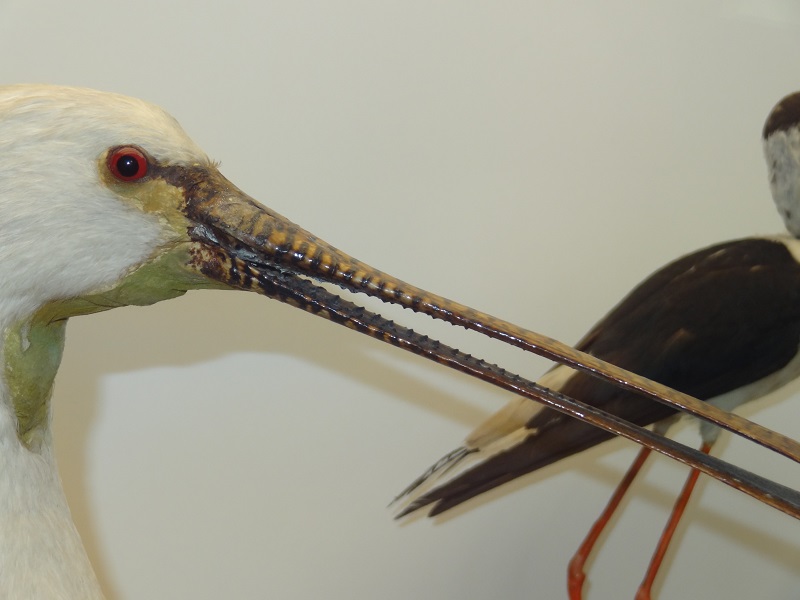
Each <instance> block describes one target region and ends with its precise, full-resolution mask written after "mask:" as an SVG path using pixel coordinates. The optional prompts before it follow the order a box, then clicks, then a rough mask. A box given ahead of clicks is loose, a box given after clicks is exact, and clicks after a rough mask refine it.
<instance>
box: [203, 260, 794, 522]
mask: <svg viewBox="0 0 800 600" xmlns="http://www.w3.org/2000/svg"><path fill="white" fill-rule="evenodd" d="M216 252H217V256H216V257H215V261H213V262H214V263H215V264H216V265H217V266H218V267H219V271H218V272H216V273H215V274H214V275H215V277H216V278H219V279H223V280H224V281H225V282H226V283H228V284H229V285H231V286H232V287H236V288H239V289H243V290H253V291H257V292H258V293H261V294H263V295H265V296H267V297H270V298H275V299H277V300H280V301H281V302H285V303H287V304H290V305H292V306H295V307H297V308H301V309H303V310H306V311H307V312H310V313H312V314H315V315H317V316H321V317H323V318H325V319H327V320H330V321H333V322H335V323H339V324H341V325H344V326H346V327H348V328H350V329H354V330H356V331H359V332H360V333H364V334H366V335H368V336H370V337H373V338H376V339H379V340H381V341H384V342H386V343H389V344H392V345H394V346H397V347H399V348H402V349H403V350H407V351H409V352H413V353H414V354H418V355H420V356H424V357H425V358H428V359H430V360H433V361H435V362H437V363H439V364H443V365H445V366H448V367H450V368H453V369H456V370H458V371H461V372H463V373H467V374H469V375H471V376H473V377H477V378H479V379H482V380H484V381H487V382H489V383H491V384H492V385H496V386H498V387H500V388H502V389H505V390H508V391H510V392H513V393H515V394H519V395H521V396H524V397H526V398H529V399H531V400H535V401H537V402H541V403H543V404H546V405H547V406H550V407H552V408H553V409H555V410H559V411H561V412H564V413H566V414H569V415H571V416H573V417H576V418H579V419H581V420H584V421H587V422H589V423H591V424H593V425H595V426H597V427H600V428H602V429H604V430H606V431H609V432H610V433H612V434H614V435H619V436H622V437H626V438H628V439H630V440H632V441H634V442H636V443H638V444H641V445H643V446H647V447H649V448H652V449H654V450H656V451H657V452H661V453H662V454H666V455H667V456H670V457H672V458H674V459H676V460H679V461H681V462H683V463H685V464H687V465H689V466H691V467H693V468H695V469H697V470H699V471H702V472H703V473H707V474H708V475H710V476H711V477H714V478H715V479H718V480H719V481H722V482H724V483H727V484H728V485H730V486H732V487H734V488H736V489H738V490H740V491H742V492H745V493H746V494H749V495H750V496H752V497H754V498H756V499H758V500H760V501H761V502H764V503H765V504H768V505H769V506H772V507H774V508H777V509H778V510H780V511H782V512H784V513H786V514H788V515H791V516H793V517H795V518H799V519H800V492H797V491H796V490H793V489H791V488H788V487H786V486H783V485H780V484H778V483H776V482H773V481H770V480H768V479H766V478H764V477H761V476H759V475H756V474H754V473H751V472H749V471H746V470H744V469H741V468H740V467H737V466H735V465H732V464H730V463H727V462H725V461H723V460H720V459H718V458H715V457H713V456H709V455H708V454H704V453H702V452H700V451H698V450H696V449H694V448H690V447H688V446H685V445H683V444H680V443H678V442H675V441H673V440H670V439H668V438H665V437H664V436H661V435H659V434H656V433H654V432H652V431H650V430H647V429H644V428H642V427H639V426H637V425H634V424H631V423H628V422H627V421H624V420H622V419H620V418H618V417H616V416H614V415H611V414H609V413H606V412H605V411H602V410H599V409H597V408H595V407H593V406H590V405H587V404H584V403H582V402H579V401H577V400H575V399H573V398H571V397H568V396H565V395H563V394H560V393H558V392H555V391H553V390H550V389H548V388H545V387H542V386H540V385H538V384H536V383H534V382H532V381H529V380H526V379H524V378H522V377H520V376H519V375H516V374H513V373H510V372H508V371H506V370H504V369H502V368H500V367H498V366H496V365H493V364H490V363H488V362H486V361H483V360H481V359H479V358H475V357H472V356H470V355H468V354H465V353H463V352H461V351H459V350H456V349H454V348H451V347H449V346H446V345H445V344H442V343H441V342H438V341H436V340H433V339H431V338H429V337H427V336H423V335H420V334H417V333H415V332H414V331H412V330H411V329H408V328H406V327H403V326H400V325H397V324H395V323H394V322H392V321H390V320H388V319H386V318H384V317H382V316H380V315H378V314H376V313H372V312H370V311H368V310H367V309H365V308H363V307H360V306H357V305H355V304H353V303H352V302H349V301H347V300H345V299H343V298H341V297H339V296H337V295H335V294H333V293H331V292H329V291H327V290H326V289H324V288H322V287H320V286H317V285H315V284H314V283H312V282H311V281H309V280H307V279H304V278H301V277H298V276H296V275H294V274H292V273H289V272H287V271H282V270H275V269H264V270H262V269H258V268H256V267H254V266H253V265H252V264H250V263H249V262H245V261H243V260H241V259H238V258H235V257H234V258H232V257H231V255H230V254H228V253H227V252H225V251H224V250H222V249H218V250H217V251H216ZM645 381H646V380H645ZM767 431H769V430H767ZM410 510H413V508H412V509H410ZM406 512H408V511H406Z"/></svg>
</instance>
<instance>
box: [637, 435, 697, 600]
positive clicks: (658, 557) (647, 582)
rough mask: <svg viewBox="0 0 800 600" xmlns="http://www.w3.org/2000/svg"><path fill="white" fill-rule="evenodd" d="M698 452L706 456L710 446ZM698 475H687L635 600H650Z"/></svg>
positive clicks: (693, 470) (695, 472)
mask: <svg viewBox="0 0 800 600" xmlns="http://www.w3.org/2000/svg"><path fill="white" fill-rule="evenodd" d="M700 451H701V452H705V453H706V454H708V453H709V452H711V444H705V443H704V444H703V445H702V446H701V447H700ZM699 475H700V471H697V470H696V469H692V472H691V473H689V476H688V477H687V478H686V483H684V484H683V489H682V490H681V495H680V496H678V499H677V500H675V505H674V506H673V507H672V514H671V515H670V517H669V521H667V524H666V526H665V527H664V531H663V532H662V533H661V538H660V539H659V540H658V546H657V547H656V550H655V552H653V558H651V559H650V565H649V566H648V567H647V573H645V576H644V579H643V580H642V583H641V585H640V586H639V589H638V591H637V592H636V600H650V593H651V590H652V587H653V582H655V579H656V575H657V574H658V569H659V567H661V563H662V562H663V561H664V556H665V555H666V553H667V549H668V548H669V544H670V542H671V541H672V536H673V535H674V534H675V530H676V529H677V527H678V523H679V522H680V520H681V517H682V516H683V513H684V511H685V510H686V505H687V504H688V503H689V498H690V497H691V495H692V491H693V490H694V485H695V483H697V477H698V476H699Z"/></svg>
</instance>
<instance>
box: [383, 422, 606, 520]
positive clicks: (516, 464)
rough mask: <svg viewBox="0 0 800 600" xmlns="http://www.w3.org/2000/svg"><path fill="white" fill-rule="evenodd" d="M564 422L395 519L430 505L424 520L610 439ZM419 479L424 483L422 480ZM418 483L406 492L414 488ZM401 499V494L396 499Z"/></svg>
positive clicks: (487, 462) (461, 477)
mask: <svg viewBox="0 0 800 600" xmlns="http://www.w3.org/2000/svg"><path fill="white" fill-rule="evenodd" d="M564 418H565V419H568V421H569V422H564V423H562V424H561V425H560V426H558V427H553V428H547V429H546V430H545V431H543V432H541V433H533V432H532V434H531V436H530V437H528V438H527V439H526V440H525V441H523V442H522V443H520V444H518V445H516V446H514V447H511V448H509V449H507V450H503V451H502V452H500V453H499V454H495V455H493V456H491V457H489V458H487V459H486V460H485V461H483V462H481V463H478V464H477V465H475V466H474V467H472V468H471V469H468V470H466V471H464V472H463V473H460V474H458V475H457V476H456V477H455V478H453V479H452V480H450V481H448V482H446V483H443V484H442V485H439V486H437V487H435V488H433V489H432V490H430V491H429V492H426V493H425V494H423V495H422V496H420V497H419V498H416V499H415V500H412V501H411V502H409V504H408V505H407V506H405V507H404V508H403V509H402V510H401V511H400V512H399V513H398V515H397V517H396V518H398V519H399V518H401V517H404V516H406V515H408V514H411V513H413V512H415V511H417V510H420V509H421V508H424V507H426V506H431V505H432V506H431V508H430V510H429V513H428V516H431V517H432V516H435V515H438V514H441V513H443V512H445V511H447V510H449V509H451V508H453V507H455V506H458V505H459V504H461V503H462V502H466V501H467V500H469V499H470V498H472V497H474V496H477V495H479V494H482V493H484V492H487V491H489V490H491V489H493V488H495V487H497V486H499V485H502V484H504V483H506V482H508V481H511V480H512V479H516V478H517V477H520V476H521V475H525V474H527V473H530V472H532V471H535V470H537V469H540V468H542V467H545V466H547V465H549V464H551V463H554V462H556V461H558V460H560V459H562V458H566V457H567V456H570V455H572V454H575V453H577V452H581V451H582V450H586V449H587V448H591V447H592V446H595V445H597V444H599V443H600V442H603V441H605V440H607V439H610V438H611V437H613V436H612V435H611V434H609V433H608V432H606V431H603V430H601V429H597V428H596V427H592V426H591V425H587V424H585V423H582V422H580V421H577V420H575V419H572V418H569V417H564ZM456 452H458V451H456ZM448 456H450V455H448ZM462 458H463V457H462ZM440 463H441V461H440ZM440 463H437V465H438V464H440ZM434 466H436V465H434ZM429 471H430V470H429ZM420 479H423V480H424V476H423V478H420ZM420 479H418V480H417V481H415V482H414V484H412V485H411V486H409V488H410V489H414V488H415V487H417V486H418V485H419V484H418V483H417V482H420ZM420 483H421V482H420ZM407 489H408V488H407ZM402 496H403V494H401V495H400V496H399V497H402Z"/></svg>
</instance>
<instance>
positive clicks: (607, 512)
mask: <svg viewBox="0 0 800 600" xmlns="http://www.w3.org/2000/svg"><path fill="white" fill-rule="evenodd" d="M649 455H650V448H646V447H642V449H641V450H639V454H638V455H637V456H636V459H635V460H634V461H633V464H632V465H631V466H630V467H629V468H628V471H627V473H625V477H623V478H622V481H620V482H619V485H617V488H616V489H615V490H614V493H613V494H612V495H611V499H610V500H609V501H608V504H606V507H605V509H604V510H603V512H602V513H601V515H600V516H599V517H598V518H597V520H596V521H595V522H594V525H592V528H591V529H590V530H589V534H588V535H587V536H586V538H585V539H584V540H583V543H582V544H581V546H580V548H578V550H577V552H575V555H574V556H573V557H572V560H570V561H569V568H568V570H567V591H568V592H569V598H570V600H581V596H582V591H583V582H584V581H585V580H586V574H585V573H584V566H585V565H586V561H587V560H588V558H589V555H590V554H591V552H592V549H593V548H594V545H595V543H597V539H598V538H599V537H600V534H601V533H603V529H605V527H606V525H608V522H609V521H610V520H611V517H612V516H613V515H614V511H616V510H617V507H618V506H619V503H620V502H621V501H622V498H623V496H625V492H627V491H628V488H629V487H630V486H631V483H633V480H634V479H635V478H636V475H637V474H638V473H639V471H641V470H642V465H643V464H644V461H645V459H646V458H647V457H648V456H649Z"/></svg>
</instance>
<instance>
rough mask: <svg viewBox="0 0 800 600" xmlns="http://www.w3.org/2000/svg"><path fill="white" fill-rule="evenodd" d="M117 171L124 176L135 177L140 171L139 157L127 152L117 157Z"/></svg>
mask: <svg viewBox="0 0 800 600" xmlns="http://www.w3.org/2000/svg"><path fill="white" fill-rule="evenodd" d="M117 171H118V172H119V174H120V175H122V176H123V177H134V176H136V174H137V173H138V172H139V158H138V157H136V156H133V155H132V154H125V155H124V156H120V157H119V158H118V159H117Z"/></svg>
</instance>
